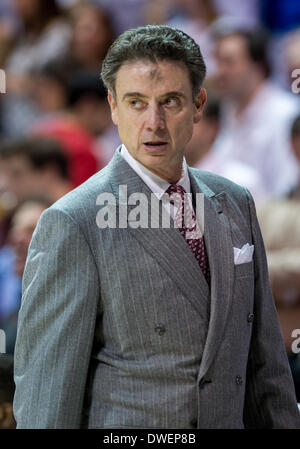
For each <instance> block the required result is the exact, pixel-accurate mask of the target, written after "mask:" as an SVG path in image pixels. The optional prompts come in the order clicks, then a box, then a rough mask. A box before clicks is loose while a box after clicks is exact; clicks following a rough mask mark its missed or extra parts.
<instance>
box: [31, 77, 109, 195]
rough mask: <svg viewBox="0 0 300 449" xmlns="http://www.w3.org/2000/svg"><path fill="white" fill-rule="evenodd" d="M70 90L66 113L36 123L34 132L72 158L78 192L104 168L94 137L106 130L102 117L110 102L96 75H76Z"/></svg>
mask: <svg viewBox="0 0 300 449" xmlns="http://www.w3.org/2000/svg"><path fill="white" fill-rule="evenodd" d="M67 87H68V89H67V95H68V100H67V109H66V110H65V111H60V112H56V113H54V114H51V115H50V116H48V117H47V118H44V119H42V120H41V121H39V122H37V123H36V124H35V125H34V126H33V127H32V130H31V131H32V133H34V134H38V135H43V136H51V137H53V138H56V139H57V140H58V141H59V142H60V143H61V145H62V146H63V148H64V149H65V151H66V153H67V155H68V157H69V166H70V178H71V182H72V185H73V187H74V188H75V187H77V186H78V185H80V184H82V183H83V182H84V181H86V180H87V179H88V178H89V177H90V176H92V175H93V174H95V173H96V172H97V171H98V170H100V169H101V168H102V167H103V165H104V164H103V162H102V161H101V160H100V158H101V150H100V151H99V149H97V150H96V146H97V143H96V140H95V137H96V136H98V135H99V134H101V132H102V130H103V129H104V128H105V127H106V126H107V123H106V122H107V119H106V114H104V113H103V110H104V107H103V106H104V105H105V106H106V103H107V100H106V91H105V88H104V86H103V85H102V83H101V80H100V79H99V75H98V73H95V72H90V71H80V72H76V73H75V74H74V75H72V76H71V78H70V80H69V82H68V86H67ZM99 153H100V157H99ZM96 154H97V155H96Z"/></svg>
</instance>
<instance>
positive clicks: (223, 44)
mask: <svg viewBox="0 0 300 449" xmlns="http://www.w3.org/2000/svg"><path fill="white" fill-rule="evenodd" d="M216 62H217V72H216V76H215V82H216V89H217V90H218V92H219V93H220V94H221V95H223V96H225V97H226V96H228V97H232V98H237V97H239V96H240V95H241V94H242V93H243V92H245V90H246V89H247V87H248V85H249V83H250V81H251V78H252V76H253V73H254V71H255V70H256V66H255V64H254V63H253V62H252V61H251V59H250V57H249V55H248V53H247V47H246V42H245V40H244V38H243V37H242V36H238V35H231V36H226V37H223V38H221V39H220V40H219V41H218V43H217V46H216Z"/></svg>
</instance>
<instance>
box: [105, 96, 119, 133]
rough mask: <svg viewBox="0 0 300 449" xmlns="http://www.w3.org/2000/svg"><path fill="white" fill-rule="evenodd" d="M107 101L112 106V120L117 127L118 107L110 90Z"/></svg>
mask: <svg viewBox="0 0 300 449" xmlns="http://www.w3.org/2000/svg"><path fill="white" fill-rule="evenodd" d="M107 101H108V103H109V106H110V112H111V118H112V121H113V123H114V124H115V125H117V124H118V107H117V102H116V100H115V99H114V96H113V93H112V92H111V91H110V90H109V91H108V93H107Z"/></svg>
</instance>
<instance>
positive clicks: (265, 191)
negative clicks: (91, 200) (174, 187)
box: [0, 0, 300, 427]
mask: <svg viewBox="0 0 300 449" xmlns="http://www.w3.org/2000/svg"><path fill="white" fill-rule="evenodd" d="M147 23H151V24H168V25H170V26H174V27H176V28H179V29H181V30H183V31H184V32H186V33H187V34H189V35H190V36H192V37H193V38H194V40H195V41H196V42H197V43H198V44H199V45H200V48H201V51H202V53H203V55H204V58H205V61H206V64H207V77H206V80H205V85H204V87H205V88H206V89H207V93H208V100H207V103H206V106H205V109H204V113H203V119H202V121H201V122H200V123H199V124H197V125H195V128H194V133H193V137H192V139H191V141H190V143H189V145H188V148H187V151H186V159H187V162H188V163H189V165H191V166H194V167H197V168H200V169H203V170H209V171H212V172H215V173H218V174H220V175H222V176H225V177H227V178H229V179H231V180H233V181H234V182H237V183H238V184H241V185H243V186H245V187H246V188H248V189H249V190H250V192H251V193H252V195H253V196H254V198H255V200H256V205H257V212H258V218H259V221H260V225H261V229H262V234H263V237H264V241H265V246H266V250H267V257H268V264H269V272H270V280H271V286H272V289H273V293H274V299H275V302H276V307H277V311H278V316H279V321H280V325H281V329H282V333H283V337H284V340H285V344H286V350H287V354H288V357H289V361H290V365H291V369H292V374H293V377H294V381H295V387H296V392H297V398H298V401H299V402H300V357H299V354H297V353H296V352H295V351H294V352H293V351H292V342H293V337H292V331H293V330H294V329H300V2H299V1H297V0H244V1H243V2H241V1H238V0H231V1H226V0H163V1H162V0H1V3H0V69H2V70H4V71H5V74H6V93H5V94H0V329H3V330H5V333H6V352H7V354H5V355H2V356H1V357H0V373H1V376H0V377H1V379H4V378H5V376H6V375H7V376H8V377H7V378H8V379H11V377H10V375H9V374H7V373H11V372H12V369H13V368H12V367H13V364H12V359H11V358H12V356H13V352H14V343H15V337H16V327H17V317H18V310H19V307H20V300H21V285H22V274H23V270H24V266H25V261H26V255H27V250H28V246H29V243H30V239H31V236H32V233H33V231H34V228H35V226H36V224H37V221H38V219H39V217H40V215H41V213H42V212H43V211H44V210H45V209H46V208H47V207H49V206H50V205H51V204H52V203H53V202H55V201H56V200H57V199H59V198H60V197H61V196H62V195H64V194H66V193H67V192H68V191H70V190H71V189H73V188H75V187H77V186H78V185H80V184H81V183H82V182H84V181H85V180H86V179H88V178H89V177H90V176H92V175H93V174H94V173H96V172H97V171H98V170H100V169H101V168H102V167H104V166H105V165H106V164H107V163H108V162H109V161H110V159H111V157H112V155H113V153H114V151H115V150H116V148H117V147H118V145H119V144H120V141H119V137H118V133H117V129H116V127H115V126H114V125H113V124H112V121H111V117H110V110H109V106H108V103H107V101H106V91H105V88H104V86H103V84H102V81H101V79H100V70H101V62H102V60H103V59H104V57H105V54H106V52H107V49H108V47H109V46H110V44H111V43H112V41H113V40H114V39H115V38H116V37H117V36H118V35H119V34H120V33H121V32H123V31H124V30H125V29H128V28H132V27H135V26H139V25H145V24H147ZM297 77H298V79H297ZM0 90H1V89H0ZM299 334H300V330H299ZM299 350H300V348H299ZM2 373H6V374H5V376H4V374H3V375H2ZM3 376H4V377H3ZM2 383H3V382H2V380H0V427H1V426H2V427H10V426H12V427H13V425H14V423H13V418H12V413H11V407H10V403H11V398H12V395H13V387H12V386H10V387H9V388H8V387H7V388H6V390H5V388H4V390H5V391H6V393H5V394H4V393H3V394H2V390H3V385H2ZM5 385H6V386H7V385H8V384H7V382H6V383H5ZM3 398H4V399H3ZM1 404H2V405H1Z"/></svg>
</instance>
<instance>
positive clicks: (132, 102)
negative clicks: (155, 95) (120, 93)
mask: <svg viewBox="0 0 300 449" xmlns="http://www.w3.org/2000/svg"><path fill="white" fill-rule="evenodd" d="M129 104H130V106H131V107H132V108H133V109H143V107H144V102H143V101H142V100H130V102H129Z"/></svg>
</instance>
